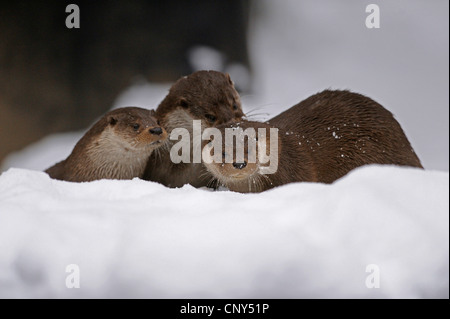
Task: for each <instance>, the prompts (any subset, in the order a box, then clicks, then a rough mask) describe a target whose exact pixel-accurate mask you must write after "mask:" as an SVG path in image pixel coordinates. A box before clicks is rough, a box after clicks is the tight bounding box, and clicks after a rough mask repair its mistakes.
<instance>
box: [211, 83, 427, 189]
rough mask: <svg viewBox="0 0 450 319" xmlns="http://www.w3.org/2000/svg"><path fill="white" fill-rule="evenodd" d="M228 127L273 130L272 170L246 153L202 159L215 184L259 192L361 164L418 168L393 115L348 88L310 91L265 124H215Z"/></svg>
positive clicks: (330, 176)
mask: <svg viewBox="0 0 450 319" xmlns="http://www.w3.org/2000/svg"><path fill="white" fill-rule="evenodd" d="M269 123H270V124H269ZM230 126H234V127H236V126H240V127H242V128H243V129H245V128H248V127H253V128H255V129H256V128H267V129H268V128H270V127H276V128H278V129H279V134H278V170H277V171H276V172H275V173H274V174H266V175H264V174H261V173H260V168H261V167H263V165H261V164H260V163H259V162H258V161H257V162H256V163H248V161H247V159H248V155H249V154H248V152H246V153H245V156H246V157H245V161H244V162H243V163H236V162H233V163H222V164H221V163H211V164H206V163H205V166H206V168H207V169H208V171H209V172H210V173H211V174H212V175H214V177H215V179H216V182H217V183H218V184H222V185H224V186H226V187H228V188H229V189H230V190H233V191H237V192H242V193H248V192H261V191H265V190H267V189H270V188H272V187H275V186H279V185H282V184H286V183H290V182H302V181H309V182H321V183H332V182H334V181H335V180H337V179H338V178H340V177H342V176H344V175H345V174H347V173H348V172H349V171H351V170H352V169H354V168H356V167H359V166H362V165H366V164H392V165H402V166H413V167H420V168H423V167H422V164H421V163H420V160H419V158H418V157H417V155H416V154H415V152H414V150H413V149H412V147H411V145H410V143H409V141H408V139H407V138H406V136H405V134H404V132H403V130H402V128H401V127H400V125H399V123H398V122H397V121H396V120H395V119H394V117H393V115H392V114H391V113H390V112H389V111H388V110H386V109H385V108H384V107H382V106H381V105H380V104H378V103H377V102H375V101H373V100H372V99H370V98H368V97H366V96H363V95H361V94H357V93H352V92H349V91H331V90H326V91H323V92H321V93H318V94H315V95H313V96H311V97H309V98H307V99H306V100H304V101H302V102H300V103H299V104H297V105H295V106H293V107H291V108H290V109H288V110H286V111H285V112H283V113H281V114H279V115H278V116H276V117H274V118H273V119H271V120H269V122H267V123H259V122H247V121H243V122H240V123H234V124H225V125H222V126H219V127H218V128H219V129H220V130H221V131H222V132H223V131H224V130H225V128H227V127H230ZM269 143H270V141H269V134H267V140H266V144H269ZM246 150H247V149H246Z"/></svg>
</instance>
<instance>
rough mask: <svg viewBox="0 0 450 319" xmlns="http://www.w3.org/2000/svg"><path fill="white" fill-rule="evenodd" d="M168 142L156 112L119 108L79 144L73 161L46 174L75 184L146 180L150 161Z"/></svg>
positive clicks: (72, 154) (72, 157) (110, 113)
mask: <svg viewBox="0 0 450 319" xmlns="http://www.w3.org/2000/svg"><path fill="white" fill-rule="evenodd" d="M166 138H167V132H166V131H165V130H164V129H163V128H162V127H160V126H159V124H158V123H157V121H156V119H155V117H154V111H150V110H147V109H142V108H138V107H124V108H119V109H116V110H113V111H111V112H108V113H106V114H105V115H104V116H103V117H102V118H101V119H100V120H99V121H98V122H96V123H95V124H94V125H93V126H92V128H91V129H90V130H89V131H88V132H87V133H86V134H85V135H84V136H83V137H82V138H81V140H80V141H78V143H77V144H76V145H75V147H74V149H73V151H72V153H71V154H70V155H69V157H68V158H67V159H65V160H63V161H61V162H59V163H57V164H55V165H54V166H52V167H50V168H49V169H47V170H46V173H48V174H49V175H50V177H52V178H55V179H59V180H65V181H71V182H87V181H93V180H98V179H132V178H134V177H140V178H142V175H143V174H144V170H145V166H146V164H147V159H148V157H149V156H150V154H151V153H152V152H153V150H155V149H157V148H158V147H159V146H160V145H162V142H164V141H165V140H166Z"/></svg>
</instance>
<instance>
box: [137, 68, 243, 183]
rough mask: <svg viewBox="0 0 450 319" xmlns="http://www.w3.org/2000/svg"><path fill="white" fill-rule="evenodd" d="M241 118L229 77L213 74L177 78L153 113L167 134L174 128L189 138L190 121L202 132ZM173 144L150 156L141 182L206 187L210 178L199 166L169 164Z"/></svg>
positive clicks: (202, 167) (236, 97) (193, 74)
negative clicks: (179, 129)
mask: <svg viewBox="0 0 450 319" xmlns="http://www.w3.org/2000/svg"><path fill="white" fill-rule="evenodd" d="M243 116H244V113H243V112H242V106H241V101H240V98H239V94H238V93H237V91H236V89H235V88H234V84H233V82H232V81H231V79H230V76H229V75H228V74H224V73H221V72H217V71H198V72H195V73H192V74H191V75H189V76H186V77H182V78H180V79H179V80H178V81H177V82H175V84H173V85H172V87H171V88H170V90H169V94H168V95H167V96H166V97H165V98H164V100H163V101H162V102H161V103H160V105H159V106H158V108H157V109H156V117H157V118H158V120H159V121H160V123H161V125H162V126H163V127H164V128H165V129H166V130H167V132H168V133H169V134H170V133H171V132H172V130H173V129H175V128H185V129H187V130H188V131H189V132H190V134H191V137H192V120H201V121H202V128H206V127H213V126H217V125H220V124H221V123H226V122H228V121H230V120H233V119H235V120H239V119H241V118H242V117H243ZM176 142H177V141H169V142H168V143H167V145H166V147H165V148H164V149H161V151H160V152H159V153H158V154H152V155H151V156H150V159H149V162H148V165H147V169H146V171H145V174H144V178H145V179H147V180H151V181H155V182H159V183H161V184H163V185H166V186H169V187H181V186H183V185H184V184H191V185H193V186H195V187H201V186H206V184H207V182H208V180H209V179H210V177H208V173H207V171H206V170H205V168H204V166H203V165H202V164H201V163H192V160H191V163H179V164H174V163H172V161H171V159H170V154H169V151H170V147H171V146H172V145H173V144H174V143H176ZM191 145H192V143H191ZM191 150H192V149H191ZM191 154H192V151H191Z"/></svg>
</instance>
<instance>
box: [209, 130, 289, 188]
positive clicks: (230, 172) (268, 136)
mask: <svg viewBox="0 0 450 319" xmlns="http://www.w3.org/2000/svg"><path fill="white" fill-rule="evenodd" d="M217 129H218V130H219V131H220V137H218V136H217V135H214V136H212V137H211V139H210V140H209V141H206V142H205V145H204V148H203V164H204V165H205V167H206V169H207V170H208V172H209V173H210V174H211V175H212V176H213V177H214V180H213V181H212V182H211V184H212V186H214V183H215V186H217V185H222V186H225V187H227V188H228V189H230V190H232V191H237V192H242V193H248V192H261V191H262V190H264V189H267V188H270V186H268V185H270V184H271V181H270V174H273V173H275V172H276V170H277V167H274V165H276V166H277V165H278V156H279V148H280V147H281V145H279V138H278V130H277V129H275V128H273V127H271V126H270V125H268V124H265V123H259V122H249V121H241V122H233V123H228V124H223V125H219V126H218V127H217ZM271 146H272V147H271ZM239 148H241V155H240V156H239ZM217 153H219V154H217ZM274 168H275V169H274Z"/></svg>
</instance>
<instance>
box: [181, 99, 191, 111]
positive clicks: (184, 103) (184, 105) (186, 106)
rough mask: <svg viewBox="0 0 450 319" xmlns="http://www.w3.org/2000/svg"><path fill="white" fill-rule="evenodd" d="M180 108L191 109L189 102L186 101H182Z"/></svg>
mask: <svg viewBox="0 0 450 319" xmlns="http://www.w3.org/2000/svg"><path fill="white" fill-rule="evenodd" d="M180 106H181V107H182V108H184V109H187V108H188V107H189V105H188V102H187V101H186V100H185V99H181V100H180Z"/></svg>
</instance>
